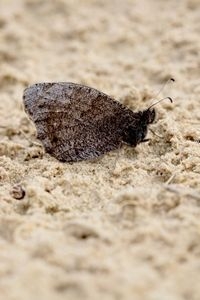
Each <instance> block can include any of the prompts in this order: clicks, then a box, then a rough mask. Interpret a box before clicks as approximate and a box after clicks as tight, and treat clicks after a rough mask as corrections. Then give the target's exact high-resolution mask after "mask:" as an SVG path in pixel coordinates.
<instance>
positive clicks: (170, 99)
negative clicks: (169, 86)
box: [148, 97, 173, 110]
mask: <svg viewBox="0 0 200 300" xmlns="http://www.w3.org/2000/svg"><path fill="white" fill-rule="evenodd" d="M166 99H168V100H169V101H170V102H171V103H173V100H172V98H170V97H165V98H162V99H160V100H158V101H156V102H155V103H153V104H151V105H150V106H149V108H148V110H149V109H150V108H152V107H153V106H155V105H157V104H158V103H160V102H162V101H164V100H166Z"/></svg>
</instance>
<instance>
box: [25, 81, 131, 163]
mask: <svg viewBox="0 0 200 300" xmlns="http://www.w3.org/2000/svg"><path fill="white" fill-rule="evenodd" d="M23 99H24V105H25V110H26V112H27V113H28V114H29V115H30V117H31V119H32V120H33V121H34V123H35V124H36V128H37V133H38V138H39V139H40V140H41V141H42V143H43V145H44V147H45V149H46V151H47V152H49V153H50V154H51V155H53V156H54V157H56V158H57V159H59V160H62V161H79V160H84V159H90V158H94V157H97V156H99V155H102V154H104V153H105V152H108V151H110V150H114V149H117V148H118V147H119V146H120V145H121V143H122V140H123V133H124V129H125V128H127V126H128V125H129V124H130V122H133V120H134V117H135V115H136V113H134V112H132V111H131V110H129V109H128V108H126V107H124V106H123V105H121V104H120V103H119V102H117V101H115V100H113V99H112V98H110V97H109V96H107V95H106V94H104V93H102V92H100V91H98V90H96V89H93V88H90V87H87V86H83V85H80V84H74V83H39V84H35V85H33V86H31V87H29V88H27V89H26V90H25V91H24V97H23Z"/></svg>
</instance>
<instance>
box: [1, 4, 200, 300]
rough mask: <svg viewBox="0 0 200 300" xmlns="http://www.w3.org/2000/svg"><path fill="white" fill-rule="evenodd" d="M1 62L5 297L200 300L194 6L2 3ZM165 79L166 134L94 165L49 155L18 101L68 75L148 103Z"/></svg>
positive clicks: (161, 127)
mask: <svg viewBox="0 0 200 300" xmlns="http://www.w3.org/2000/svg"><path fill="white" fill-rule="evenodd" d="M0 66H1V67H0V138H1V141H0V183H1V185H0V299H4V300H7V299H9V300H19V299H20V300H29V299H48V300H51V299H52V300H57V299H58V300H59V299H93V300H96V299H97V300H98V299H109V300H110V299H112V300H115V299H117V300H120V299H134V300H135V299H141V300H146V299H148V300H161V299H162V300H182V299H183V300H187V299H190V300H193V299H194V300H199V299H200V284H199V282H200V144H199V139H200V130H199V126H200V2H199V1H198V0H196V1H195V0H188V1H186V0H183V1H177V0H175V1H174V0H173V1H172V0H166V1H159V0H123V1H120V0H113V1H106V0H104V1H103V0H102V1H100V0H95V1H92V0H85V1H83V0H54V1H53V0H52V1H51V0H49V1H48V0H42V1H40V0H38V1H37V0H1V1H0ZM171 76H172V77H174V78H175V79H176V83H175V84H172V85H170V86H168V87H166V89H165V90H164V91H163V92H162V93H161V95H160V96H159V98H160V97H162V96H168V95H169V96H171V97H173V98H174V104H170V103H168V102H165V103H162V105H159V106H157V107H156V110H157V112H158V115H157V122H156V123H155V124H154V125H152V127H151V128H152V129H153V130H154V131H155V132H156V133H157V134H158V135H161V136H163V138H159V137H158V136H155V135H153V134H152V133H151V132H149V134H148V137H150V138H151V140H150V142H149V143H144V144H141V145H139V146H138V147H137V148H136V149H132V148H130V147H124V148H123V149H122V150H121V151H119V153H117V152H112V153H109V154H107V155H105V156H104V157H102V158H100V159H98V160H95V161H87V162H80V163H75V164H63V163H60V162H58V161H56V160H55V159H54V158H52V157H50V156H49V155H47V154H45V153H44V151H43V149H42V147H40V146H39V145H38V144H37V140H36V138H35V136H36V132H35V127H34V125H33V124H32V123H31V122H30V120H29V119H28V118H27V116H26V114H25V113H24V110H23V106H22V93H23V90H24V88H25V87H26V86H28V85H30V84H33V83H35V82H43V81H72V82H77V83H82V84H87V85H90V86H92V87H95V88H97V89H99V90H101V91H103V92H105V93H107V94H109V95H111V96H113V97H115V98H116V99H118V100H119V101H121V102H122V103H124V104H126V105H128V106H129V107H130V108H132V109H134V110H138V109H144V108H146V107H148V105H149V104H151V103H152V102H153V99H152V97H153V96H154V95H155V94H156V93H157V91H158V90H159V89H160V87H161V86H162V85H163V83H164V82H165V81H166V79H167V78H169V77H171ZM117 156H118V158H117V162H116V157H117ZM115 162H116V167H115V168H114V166H115ZM16 184H20V185H21V186H22V187H23V188H24V190H25V192H26V196H25V197H24V198H23V199H22V200H16V199H15V198H14V196H16V193H17V191H16V187H15V185H16ZM13 188H15V190H13ZM19 192H20V191H19ZM19 196H20V195H19Z"/></svg>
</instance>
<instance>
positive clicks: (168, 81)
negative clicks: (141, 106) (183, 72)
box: [154, 78, 175, 99]
mask: <svg viewBox="0 0 200 300" xmlns="http://www.w3.org/2000/svg"><path fill="white" fill-rule="evenodd" d="M174 81H175V79H174V78H169V79H168V80H167V81H166V82H165V83H164V84H163V86H162V87H161V89H160V90H159V91H158V93H157V94H156V95H155V96H154V98H155V99H156V98H157V97H158V96H159V95H160V93H161V92H162V91H163V90H164V89H165V87H166V86H167V85H168V84H169V83H170V82H174Z"/></svg>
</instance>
